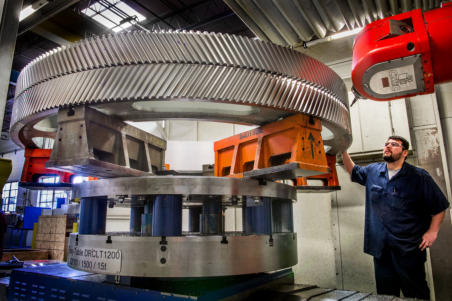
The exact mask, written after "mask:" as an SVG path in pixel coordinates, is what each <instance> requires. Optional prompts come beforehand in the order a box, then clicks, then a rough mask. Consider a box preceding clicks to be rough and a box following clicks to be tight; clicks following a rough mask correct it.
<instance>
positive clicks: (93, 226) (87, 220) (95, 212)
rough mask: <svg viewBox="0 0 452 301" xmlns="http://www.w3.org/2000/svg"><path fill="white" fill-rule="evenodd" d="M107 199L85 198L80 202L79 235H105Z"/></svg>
mask: <svg viewBox="0 0 452 301" xmlns="http://www.w3.org/2000/svg"><path fill="white" fill-rule="evenodd" d="M106 223H107V197H97V198H83V199H82V201H81V202H80V225H79V231H78V232H79V234H105V225H106Z"/></svg>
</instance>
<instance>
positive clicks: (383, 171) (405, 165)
mask: <svg viewBox="0 0 452 301" xmlns="http://www.w3.org/2000/svg"><path fill="white" fill-rule="evenodd" d="M408 165H409V164H408V163H406V161H405V162H403V165H402V168H400V170H399V172H398V173H397V175H399V176H402V175H404V174H405V173H406V172H407V170H408ZM387 170H388V166H387V165H386V163H384V164H382V165H381V166H380V167H379V170H378V171H379V173H380V175H382V176H385V175H386V172H387Z"/></svg>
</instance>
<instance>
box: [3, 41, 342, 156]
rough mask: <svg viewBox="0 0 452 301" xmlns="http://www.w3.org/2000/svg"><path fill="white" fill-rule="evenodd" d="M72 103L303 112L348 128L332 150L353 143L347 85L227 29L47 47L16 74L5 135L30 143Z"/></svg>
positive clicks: (142, 114) (250, 119)
mask: <svg viewBox="0 0 452 301" xmlns="http://www.w3.org/2000/svg"><path fill="white" fill-rule="evenodd" d="M210 103H213V104H211V105H212V106H209V105H210ZM218 103H221V104H222V105H219V104H218ZM187 104H189V105H188V106H187ZM78 105H90V106H92V107H94V108H97V109H98V110H100V111H102V112H105V113H108V114H110V115H114V116H118V117H120V118H121V119H123V120H150V119H165V118H193V119H205V120H217V121H227V122H239V123H248V124H264V123H267V122H271V121H274V120H276V119H278V118H281V117H285V116H287V115H290V114H293V113H305V114H310V115H313V116H316V117H319V118H321V119H322V121H323V122H324V126H326V127H327V128H328V129H329V130H331V132H332V133H333V134H334V136H335V137H337V136H340V137H345V139H331V141H330V142H331V143H329V144H328V143H325V144H327V145H329V146H330V147H331V149H330V153H336V152H338V151H341V150H343V149H345V148H346V147H348V145H349V144H350V142H351V134H350V133H351V131H350V119H349V112H348V103H347V93H346V89H345V85H344V83H343V81H342V80H341V79H340V78H339V76H338V75H337V74H336V73H334V72H333V71H331V70H330V69H329V68H328V67H326V66H325V65H323V64H322V63H320V62H318V61H316V60H315V59H312V58H310V57H308V56H305V55H303V54H302V53H299V52H296V51H294V50H292V49H289V48H285V47H281V46H277V45H274V44H271V43H268V42H263V41H260V40H252V39H248V38H245V37H239V36H233V35H226V34H214V33H199V32H196V33H195V32H159V33H156V32H153V33H147V32H130V33H123V34H118V35H110V36H103V37H97V38H91V39H87V40H83V41H81V42H79V43H76V44H75V45H72V46H69V47H61V48H58V49H56V50H52V51H50V52H48V53H47V54H45V55H43V56H41V57H39V58H37V59H36V60H34V61H33V62H31V63H30V64H29V65H27V66H26V67H25V68H24V70H23V71H22V72H21V74H20V76H19V79H18V84H17V88H16V101H15V105H14V110H13V118H12V127H11V134H12V138H13V139H14V141H15V142H16V143H18V144H25V145H30V144H31V143H32V142H31V137H33V136H36V135H38V136H39V133H36V132H37V131H36V129H33V125H34V124H36V123H37V122H38V121H40V120H42V119H43V118H46V117H49V116H52V115H54V114H55V112H56V109H57V108H61V107H68V106H78ZM175 107H182V109H179V110H176V109H175ZM31 132H33V133H32V134H30V133H31ZM24 133H25V134H24ZM47 135H48V134H47Z"/></svg>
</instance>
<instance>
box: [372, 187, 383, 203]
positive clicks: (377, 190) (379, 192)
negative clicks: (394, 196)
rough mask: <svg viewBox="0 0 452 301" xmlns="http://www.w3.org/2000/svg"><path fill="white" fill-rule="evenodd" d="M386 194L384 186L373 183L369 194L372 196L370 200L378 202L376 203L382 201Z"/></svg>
mask: <svg viewBox="0 0 452 301" xmlns="http://www.w3.org/2000/svg"><path fill="white" fill-rule="evenodd" d="M384 194H385V191H384V189H383V187H381V186H378V185H375V184H372V186H371V187H370V193H369V196H370V200H371V201H372V202H376V203H379V202H381V201H382V200H383V198H384Z"/></svg>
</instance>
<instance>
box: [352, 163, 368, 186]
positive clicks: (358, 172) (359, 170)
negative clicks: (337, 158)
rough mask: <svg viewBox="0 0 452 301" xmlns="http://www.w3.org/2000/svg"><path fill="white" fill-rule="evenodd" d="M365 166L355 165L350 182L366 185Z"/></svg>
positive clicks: (366, 170) (366, 169)
mask: <svg viewBox="0 0 452 301" xmlns="http://www.w3.org/2000/svg"><path fill="white" fill-rule="evenodd" d="M367 172H368V168H367V166H364V167H363V166H359V165H355V166H354V167H353V170H352V182H356V183H359V184H361V185H366V180H367Z"/></svg>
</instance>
